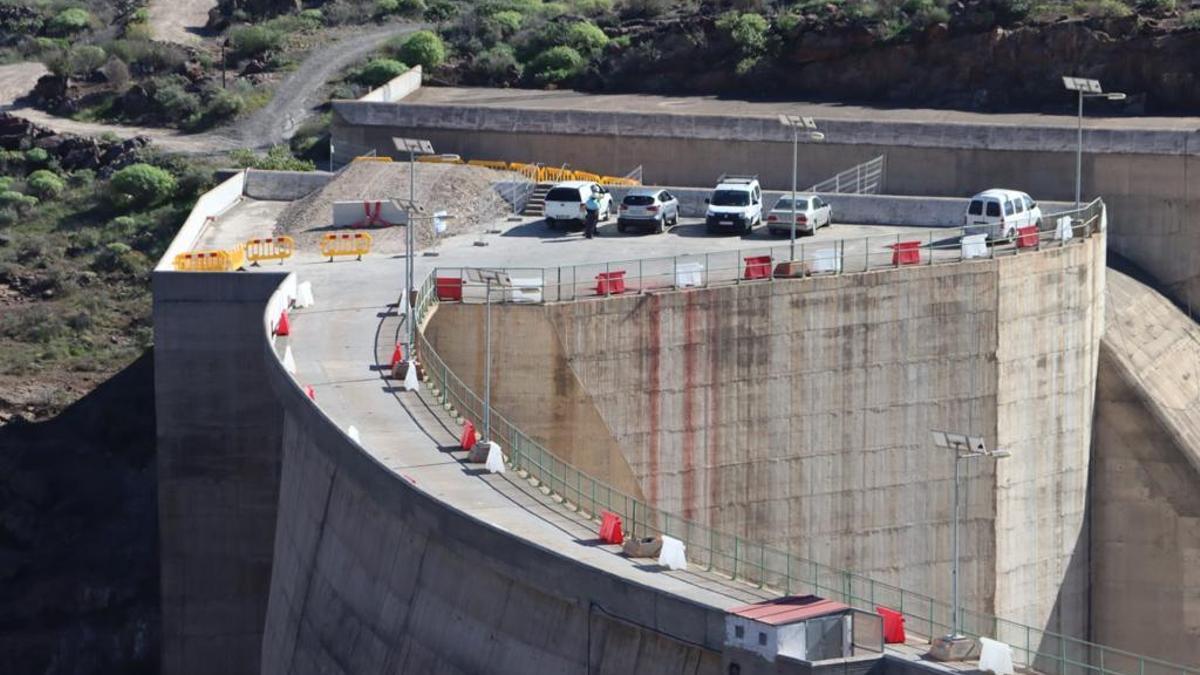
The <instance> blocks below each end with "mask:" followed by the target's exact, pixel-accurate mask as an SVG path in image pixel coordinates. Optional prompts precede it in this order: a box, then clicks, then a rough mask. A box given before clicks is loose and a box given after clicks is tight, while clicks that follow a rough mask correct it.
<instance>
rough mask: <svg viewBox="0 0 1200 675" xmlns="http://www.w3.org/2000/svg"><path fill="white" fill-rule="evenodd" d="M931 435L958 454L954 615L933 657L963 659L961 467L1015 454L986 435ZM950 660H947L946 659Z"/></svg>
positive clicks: (937, 445)
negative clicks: (991, 444)
mask: <svg viewBox="0 0 1200 675" xmlns="http://www.w3.org/2000/svg"><path fill="white" fill-rule="evenodd" d="M930 436H931V437H932V438H933V446H934V447H935V448H938V449H940V450H950V451H951V452H953V453H954V529H953V534H952V538H953V542H954V543H953V548H954V565H953V567H952V568H951V591H950V593H951V602H950V604H951V612H952V613H953V614H952V616H951V619H950V623H951V628H950V634H949V635H946V636H943V637H941V638H938V640H936V641H935V646H934V649H933V650H931V654H934V656H935V658H938V659H939V660H959V659H958V658H957V657H958V652H960V650H961V645H962V644H963V643H964V642H966V639H965V638H964V637H963V634H962V630H961V628H962V620H961V610H960V608H959V596H958V577H959V555H958V520H959V498H958V493H959V482H960V470H959V464H960V462H962V461H963V460H967V459H975V458H978V457H990V458H992V459H1003V458H1005V457H1011V456H1012V453H1010V452H1009V451H1007V450H989V449H988V447H987V443H986V442H985V441H984V440H983V437H982V436H970V435H967V434H960V433H953V432H948V431H937V430H931V431H930ZM942 657H946V658H942Z"/></svg>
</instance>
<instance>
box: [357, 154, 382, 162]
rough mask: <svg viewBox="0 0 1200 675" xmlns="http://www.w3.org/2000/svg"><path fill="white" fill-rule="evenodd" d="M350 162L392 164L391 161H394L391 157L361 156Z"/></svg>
mask: <svg viewBox="0 0 1200 675" xmlns="http://www.w3.org/2000/svg"><path fill="white" fill-rule="evenodd" d="M350 161H351V162H390V161H392V158H391V157H376V156H375V155H359V156H358V157H355V158H354V159H352V160H350Z"/></svg>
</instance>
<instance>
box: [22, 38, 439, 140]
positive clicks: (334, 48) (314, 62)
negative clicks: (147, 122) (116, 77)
mask: <svg viewBox="0 0 1200 675" xmlns="http://www.w3.org/2000/svg"><path fill="white" fill-rule="evenodd" d="M421 27H422V26H421V25H419V24H401V23H392V24H387V25H384V26H375V27H372V28H370V29H367V30H364V29H363V28H362V27H361V26H359V27H354V28H352V29H348V30H346V31H342V32H340V33H339V34H335V35H331V40H330V41H328V42H326V44H325V46H323V47H319V48H317V49H314V50H313V51H312V52H310V53H309V54H308V56H307V57H305V59H304V61H303V63H301V64H300V67H299V68H297V69H296V70H295V71H293V72H292V73H291V74H290V75H288V76H287V77H286V78H285V79H284V80H283V82H281V83H280V84H279V87H278V88H277V89H276V91H275V97H274V98H273V99H272V100H271V102H270V103H268V104H267V105H266V106H265V107H263V108H262V109H260V110H258V111H255V112H254V113H252V114H250V115H249V116H247V117H245V118H242V119H239V120H237V121H235V122H234V123H233V124H231V125H229V126H226V127H221V128H219V129H214V130H212V131H208V132H205V133H200V134H185V133H182V132H179V131H175V130H173V129H161V128H153V127H136V126H125V125H119V124H100V123H95V122H78V121H75V120H71V119H67V118H65V117H58V116H55V115H51V114H49V113H46V112H44V111H41V110H37V109H34V108H32V107H30V106H29V105H27V104H25V103H24V102H22V101H20V100H19V99H20V97H22V96H25V95H26V94H28V93H29V91H30V90H31V89H33V86H34V84H35V83H36V82H37V79H38V78H39V77H41V76H42V75H44V74H46V72H47V71H46V68H45V66H43V65H42V64H40V63H28V62H26V63H14V64H9V65H3V66H0V111H3V112H10V113H12V114H14V115H19V116H21V117H24V118H26V119H28V120H30V121H31V122H36V123H37V124H41V125H43V126H46V127H49V128H51V129H54V130H55V131H59V132H63V133H72V134H79V135H85V136H99V135H101V134H105V133H111V134H115V135H117V136H119V137H121V138H132V137H134V136H145V137H147V138H149V139H150V140H151V141H153V142H154V144H155V145H156V146H158V147H159V148H161V149H163V150H166V151H168V152H179V153H185V154H200V155H203V154H216V153H220V152H227V151H229V150H232V149H235V148H267V147H270V146H272V145H277V144H279V143H284V142H286V141H287V140H288V139H289V138H290V137H291V135H292V133H293V132H295V130H296V127H298V126H299V125H300V124H301V123H302V122H303V121H304V120H305V119H307V118H308V117H310V116H311V115H312V114H313V112H314V109H315V108H316V107H317V106H319V105H320V104H321V103H323V102H324V94H325V83H326V82H327V81H329V79H330V78H332V77H333V76H334V75H335V74H337V72H338V71H339V70H341V69H342V68H345V67H347V66H349V65H351V64H353V63H354V62H356V61H358V60H359V59H361V58H363V57H365V56H366V55H367V54H369V53H371V52H372V51H374V50H375V49H378V48H379V47H380V46H382V45H383V43H384V42H385V41H387V40H388V39H389V38H391V37H394V36H397V35H404V34H406V33H410V32H412V31H415V30H418V29H420V28H421Z"/></svg>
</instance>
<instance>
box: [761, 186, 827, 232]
mask: <svg viewBox="0 0 1200 675" xmlns="http://www.w3.org/2000/svg"><path fill="white" fill-rule="evenodd" d="M795 213H796V234H813V233H815V232H816V231H817V228H819V227H826V226H827V225H829V224H830V223H832V222H833V208H832V207H830V206H829V204H828V202H826V201H825V200H824V199H821V198H820V197H818V196H817V195H803V194H797V195H796V210H795ZM791 221H792V195H790V194H787V195H784V196H783V197H781V198H780V199H779V201H777V202H775V206H772V207H771V212H770V213H768V214H767V229H768V230H769V231H770V232H771V234H773V235H776V236H779V235H785V234H791V232H792V226H791Z"/></svg>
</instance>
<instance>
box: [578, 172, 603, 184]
mask: <svg viewBox="0 0 1200 675" xmlns="http://www.w3.org/2000/svg"><path fill="white" fill-rule="evenodd" d="M603 178H604V176H601V175H600V174H598V173H590V172H587V171H576V172H575V177H574V178H573V179H572V180H587V181H591V182H593V183H599V182H600V181H601V180H602V179H603Z"/></svg>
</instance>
